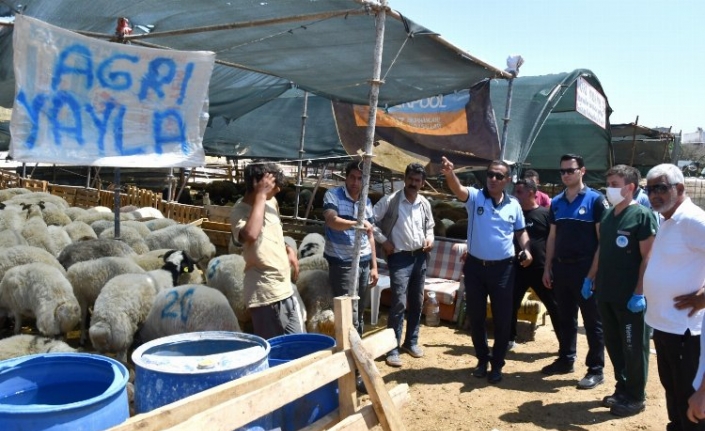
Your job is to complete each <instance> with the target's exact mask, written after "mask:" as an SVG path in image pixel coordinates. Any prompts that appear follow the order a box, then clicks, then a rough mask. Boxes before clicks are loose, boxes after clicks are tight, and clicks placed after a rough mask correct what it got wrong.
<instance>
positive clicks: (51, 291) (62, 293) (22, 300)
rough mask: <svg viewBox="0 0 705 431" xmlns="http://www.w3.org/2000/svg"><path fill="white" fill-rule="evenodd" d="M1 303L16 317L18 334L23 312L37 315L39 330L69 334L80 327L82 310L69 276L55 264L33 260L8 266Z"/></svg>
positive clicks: (0, 297) (0, 284)
mask: <svg viewBox="0 0 705 431" xmlns="http://www.w3.org/2000/svg"><path fill="white" fill-rule="evenodd" d="M0 307H1V308H4V309H6V310H9V312H10V315H11V316H12V317H14V319H15V334H19V332H20V329H21V328H22V316H23V315H24V316H28V317H34V318H36V325H37V329H38V330H39V332H41V333H42V334H43V335H47V336H56V335H60V334H66V333H67V332H69V331H71V330H72V329H73V328H75V327H76V325H77V324H78V321H79V319H80V315H81V310H80V308H79V306H78V301H77V300H76V297H75V296H74V294H73V289H72V288H71V283H69V281H68V280H67V279H66V276H64V274H63V273H62V272H61V271H60V270H58V269H57V268H55V267H53V266H49V265H46V264H44V263H29V264H26V265H21V266H18V267H15V268H12V269H10V270H8V271H7V272H6V273H5V276H4V277H3V278H2V282H0Z"/></svg>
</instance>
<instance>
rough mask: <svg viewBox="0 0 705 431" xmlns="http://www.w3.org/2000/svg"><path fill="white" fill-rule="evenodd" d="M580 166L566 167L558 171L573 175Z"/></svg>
mask: <svg viewBox="0 0 705 431" xmlns="http://www.w3.org/2000/svg"><path fill="white" fill-rule="evenodd" d="M579 170H580V168H568V169H559V170H558V172H560V173H561V175H573V174H574V173H575V171H579Z"/></svg>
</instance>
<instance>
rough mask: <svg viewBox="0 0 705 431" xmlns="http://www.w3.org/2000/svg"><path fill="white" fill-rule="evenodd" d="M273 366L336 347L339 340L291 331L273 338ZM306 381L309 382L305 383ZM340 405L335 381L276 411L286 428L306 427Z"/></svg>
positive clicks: (277, 421)
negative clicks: (336, 341) (291, 332)
mask: <svg viewBox="0 0 705 431" xmlns="http://www.w3.org/2000/svg"><path fill="white" fill-rule="evenodd" d="M268 341H269V345H270V348H271V351H270V352H269V366H270V367H275V366H277V365H281V364H284V363H287V362H289V361H292V360H294V359H299V358H303V357H304V356H306V355H310V354H311V353H315V352H318V351H321V350H326V349H330V348H331V347H335V339H334V338H332V337H329V336H327V335H322V334H290V335H281V336H279V337H274V338H270V339H269V340H268ZM302 384H305V382H302ZM337 408H338V382H337V381H333V382H330V383H328V384H327V385H325V386H322V387H320V388H318V389H316V390H315V391H313V392H310V393H309V394H307V395H305V396H303V397H301V398H299V399H297V400H295V401H292V402H290V403H289V404H287V405H285V406H284V407H282V408H281V409H280V410H278V411H276V412H274V414H273V417H274V421H275V425H278V426H280V427H281V429H282V431H295V430H299V429H301V428H304V427H306V426H308V425H310V424H312V423H314V422H316V421H317V420H318V419H320V418H322V417H323V416H325V415H327V414H328V413H330V412H332V411H333V410H335V409H337Z"/></svg>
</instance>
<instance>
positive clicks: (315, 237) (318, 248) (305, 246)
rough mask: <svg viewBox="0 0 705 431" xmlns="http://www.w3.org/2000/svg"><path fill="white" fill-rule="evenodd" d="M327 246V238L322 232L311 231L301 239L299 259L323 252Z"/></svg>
mask: <svg viewBox="0 0 705 431" xmlns="http://www.w3.org/2000/svg"><path fill="white" fill-rule="evenodd" d="M325 246H326V239H325V238H324V237H323V235H321V234H320V233H315V232H313V233H310V234H308V235H306V236H305V237H304V239H303V240H301V245H299V259H301V258H304V257H308V256H313V255H315V254H323V249H324V248H325Z"/></svg>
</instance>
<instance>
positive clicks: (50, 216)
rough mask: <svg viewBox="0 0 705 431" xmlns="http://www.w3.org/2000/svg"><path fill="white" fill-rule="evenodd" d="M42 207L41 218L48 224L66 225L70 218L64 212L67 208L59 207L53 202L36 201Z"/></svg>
mask: <svg viewBox="0 0 705 431" xmlns="http://www.w3.org/2000/svg"><path fill="white" fill-rule="evenodd" d="M37 205H39V207H40V208H41V209H42V218H43V219H44V223H46V224H47V225H48V226H66V225H67V224H69V223H71V222H72V220H71V218H70V217H69V216H67V215H66V213H65V212H64V211H65V210H66V209H67V208H64V207H60V206H58V205H56V204H55V203H53V202H44V201H39V202H38V203H37Z"/></svg>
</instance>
